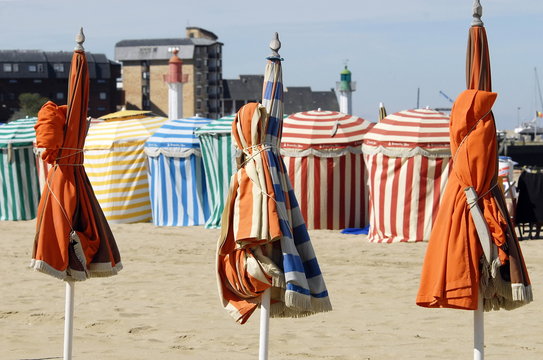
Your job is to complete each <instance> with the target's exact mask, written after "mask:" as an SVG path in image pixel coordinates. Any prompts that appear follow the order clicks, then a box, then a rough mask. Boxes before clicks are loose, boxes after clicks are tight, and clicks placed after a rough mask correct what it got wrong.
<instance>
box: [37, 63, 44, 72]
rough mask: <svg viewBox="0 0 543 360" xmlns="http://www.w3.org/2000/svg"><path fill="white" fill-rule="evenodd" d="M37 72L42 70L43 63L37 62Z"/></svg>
mask: <svg viewBox="0 0 543 360" xmlns="http://www.w3.org/2000/svg"><path fill="white" fill-rule="evenodd" d="M38 72H43V64H38Z"/></svg>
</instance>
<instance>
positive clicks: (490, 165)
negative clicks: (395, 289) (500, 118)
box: [416, 15, 532, 311]
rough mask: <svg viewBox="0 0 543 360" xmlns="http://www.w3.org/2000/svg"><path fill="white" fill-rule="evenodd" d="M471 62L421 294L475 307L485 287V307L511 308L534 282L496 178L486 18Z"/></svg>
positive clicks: (426, 299)
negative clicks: (529, 274) (450, 168)
mask: <svg viewBox="0 0 543 360" xmlns="http://www.w3.org/2000/svg"><path fill="white" fill-rule="evenodd" d="M474 16H475V15H474ZM479 16H480V15H479ZM479 22H480V19H479ZM466 67H467V68H466V75H467V77H466V82H467V87H468V89H469V90H465V91H464V92H462V93H461V94H460V95H459V96H458V97H457V99H456V101H455V103H454V105H453V109H452V112H451V122H450V136H451V152H452V154H453V168H452V172H451V175H450V177H449V180H448V183H447V186H446V188H445V193H444V196H443V201H442V203H441V205H440V208H439V212H438V215H437V218H436V222H435V224H434V228H433V230H432V234H431V236H430V241H429V243H428V248H427V251H426V256H425V259H424V264H423V268H422V275H421V282H420V288H419V292H418V295H417V299H416V302H417V305H419V306H424V307H447V308H458V309H466V310H476V309H477V307H478V296H479V292H480V293H481V294H482V296H483V306H484V309H485V310H486V311H488V310H491V309H494V310H499V309H500V308H505V309H513V308H516V307H519V306H522V305H524V304H527V303H529V302H530V301H532V289H531V284H530V280H529V277H528V272H527V270H526V265H525V263H524V259H523V257H522V252H521V250H520V247H519V244H518V239H517V237H516V234H515V232H514V227H513V225H512V224H511V222H510V217H509V215H508V213H507V208H506V206H505V199H504V196H503V193H502V192H501V191H500V190H499V187H498V186H497V183H498V181H497V173H498V158H497V155H498V154H497V140H496V126H495V122H494V116H493V114H492V105H493V104H494V101H495V100H496V97H497V94H496V93H493V92H490V91H491V76H490V58H489V51H488V44H487V39H486V31H485V29H484V27H483V26H482V22H480V24H476V25H474V26H472V27H471V29H470V32H469V40H468V52H467V62H466Z"/></svg>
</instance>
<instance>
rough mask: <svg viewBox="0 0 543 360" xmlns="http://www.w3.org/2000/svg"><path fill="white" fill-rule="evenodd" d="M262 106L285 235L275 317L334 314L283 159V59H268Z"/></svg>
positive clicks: (279, 262) (283, 237)
mask: <svg viewBox="0 0 543 360" xmlns="http://www.w3.org/2000/svg"><path fill="white" fill-rule="evenodd" d="M262 104H263V105H264V106H265V107H266V111H267V112H268V114H269V120H268V128H267V131H266V144H272V149H271V151H265V152H264V153H265V154H266V155H267V157H268V162H269V164H270V166H271V169H270V173H271V177H272V181H273V184H274V188H275V195H276V197H275V201H276V204H277V209H278V214H279V218H280V228H281V232H282V236H281V240H280V247H281V249H280V250H281V254H280V255H279V254H277V252H278V251H277V250H278V249H274V250H276V251H275V254H274V256H273V259H272V260H274V262H275V263H276V264H282V268H283V269H282V270H283V272H284V275H285V282H286V289H284V291H285V293H284V306H283V307H280V306H274V307H273V308H272V312H271V316H277V317H283V316H300V315H301V314H310V313H316V312H323V311H330V310H331V309H332V306H331V304H330V299H329V297H328V291H327V289H326V285H325V283H324V278H323V276H322V273H321V270H320V267H319V264H318V261H317V258H316V256H315V252H314V250H313V246H312V244H311V240H310V238H309V234H308V232H307V228H306V225H305V222H304V219H303V216H302V213H301V211H300V207H299V206H298V201H297V200H296V196H295V195H294V191H293V189H292V185H291V184H290V180H289V177H288V175H287V171H286V167H285V165H284V163H283V160H282V158H281V156H280V155H279V145H280V142H281V133H282V128H283V112H284V105H283V75H282V70H281V59H279V58H269V59H268V62H267V65H266V72H265V74H264V86H263V90H262ZM277 256H281V257H280V259H277ZM280 260H281V261H280ZM272 294H273V291H272ZM282 297H283V296H282Z"/></svg>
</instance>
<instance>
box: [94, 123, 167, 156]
mask: <svg viewBox="0 0 543 360" xmlns="http://www.w3.org/2000/svg"><path fill="white" fill-rule="evenodd" d="M115 119H116V120H113V118H109V120H108V121H104V122H101V123H97V124H95V125H93V126H92V128H91V129H90V130H89V133H88V135H87V139H86V141H85V149H110V148H113V147H115V146H116V145H120V144H126V143H134V144H136V143H140V142H144V141H146V140H147V139H148V138H149V137H150V136H151V135H153V133H154V132H155V131H156V130H157V129H158V128H159V127H160V126H161V125H162V124H164V122H165V121H167V119H166V118H164V117H161V116H155V115H152V114H151V116H149V117H140V116H135V117H121V118H115Z"/></svg>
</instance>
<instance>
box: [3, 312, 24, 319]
mask: <svg viewBox="0 0 543 360" xmlns="http://www.w3.org/2000/svg"><path fill="white" fill-rule="evenodd" d="M18 313H19V312H18V311H0V319H5V318H7V317H10V316H13V315H16V314H18Z"/></svg>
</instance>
